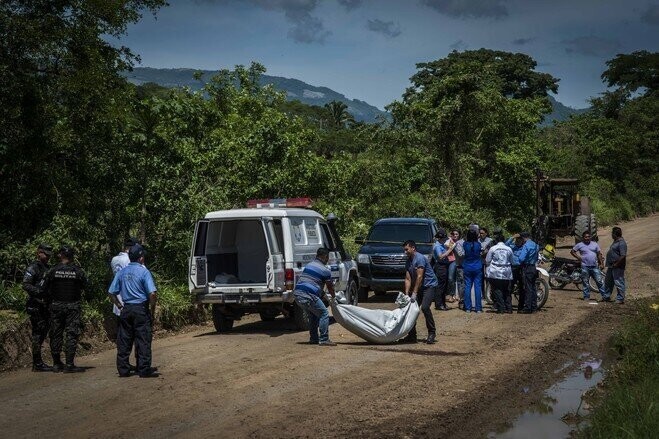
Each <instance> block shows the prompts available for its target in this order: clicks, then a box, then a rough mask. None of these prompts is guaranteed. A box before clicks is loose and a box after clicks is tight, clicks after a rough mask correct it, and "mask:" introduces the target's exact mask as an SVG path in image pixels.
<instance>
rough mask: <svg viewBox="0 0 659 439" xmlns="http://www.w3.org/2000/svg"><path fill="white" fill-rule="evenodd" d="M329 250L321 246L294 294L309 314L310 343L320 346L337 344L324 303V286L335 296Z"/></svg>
mask: <svg viewBox="0 0 659 439" xmlns="http://www.w3.org/2000/svg"><path fill="white" fill-rule="evenodd" d="M328 261H329V250H327V249H326V248H324V247H321V248H319V249H318V251H317V252H316V259H314V260H313V261H311V262H309V263H308V264H307V265H306V266H305V267H304V270H302V274H300V276H299V277H298V280H297V283H296V284H295V290H294V291H293V295H294V296H295V301H296V302H297V304H298V305H299V306H300V307H301V308H302V309H303V310H305V311H306V312H307V314H308V315H309V343H310V344H317V345H320V346H336V343H333V342H331V341H330V339H329V311H328V310H327V307H326V306H325V304H324V303H323V300H322V297H323V292H324V287H325V286H327V291H329V293H330V294H331V295H332V297H334V284H333V283H332V272H331V271H330V269H329V268H327V262H328Z"/></svg>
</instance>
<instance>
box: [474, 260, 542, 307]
mask: <svg viewBox="0 0 659 439" xmlns="http://www.w3.org/2000/svg"><path fill="white" fill-rule="evenodd" d="M536 270H538V279H537V280H536V281H535V290H536V292H537V295H538V309H540V308H542V307H543V306H544V305H545V303H547V299H548V298H549V284H550V279H551V277H550V275H549V273H548V272H547V270H545V269H544V268H542V267H536ZM484 289H485V291H484V296H485V300H486V301H487V303H488V304H489V305H492V304H493V303H494V300H493V299H492V288H491V287H490V283H489V282H485V287H484ZM512 295H513V297H515V299H516V300H517V302H518V303H519V295H520V291H519V289H518V288H517V286H515V288H513V291H512Z"/></svg>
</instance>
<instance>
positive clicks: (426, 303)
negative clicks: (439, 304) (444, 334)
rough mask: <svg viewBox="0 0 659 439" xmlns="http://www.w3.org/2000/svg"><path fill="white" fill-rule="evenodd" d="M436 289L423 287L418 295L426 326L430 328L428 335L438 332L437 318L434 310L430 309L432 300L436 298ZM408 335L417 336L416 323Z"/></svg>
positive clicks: (417, 298)
mask: <svg viewBox="0 0 659 439" xmlns="http://www.w3.org/2000/svg"><path fill="white" fill-rule="evenodd" d="M436 289H437V287H427V288H421V289H420V290H419V292H418V293H417V296H416V300H417V303H419V304H420V305H421V312H422V313H423V316H424V317H425V318H426V328H427V329H428V335H430V334H435V332H436V331H435V318H434V317H433V315H432V311H431V310H430V305H432V302H433V301H434V300H435V290H436ZM407 336H408V337H410V338H416V325H414V328H412V330H411V331H410V333H409V334H408V335H407Z"/></svg>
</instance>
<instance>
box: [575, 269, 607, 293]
mask: <svg viewBox="0 0 659 439" xmlns="http://www.w3.org/2000/svg"><path fill="white" fill-rule="evenodd" d="M591 277H592V278H593V279H595V283H596V284H597V289H598V290H599V293H600V294H601V295H602V297H605V296H606V293H605V292H604V281H603V279H602V277H603V276H602V271H601V270H600V269H599V268H597V267H581V282H583V298H584V299H590V282H589V281H590V278H591Z"/></svg>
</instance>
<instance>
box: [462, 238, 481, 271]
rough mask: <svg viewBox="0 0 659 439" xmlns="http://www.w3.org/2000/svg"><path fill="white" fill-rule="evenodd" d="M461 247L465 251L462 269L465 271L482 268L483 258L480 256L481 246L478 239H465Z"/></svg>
mask: <svg viewBox="0 0 659 439" xmlns="http://www.w3.org/2000/svg"><path fill="white" fill-rule="evenodd" d="M462 248H463V249H464V252H465V257H464V261H462V269H463V270H465V271H475V270H482V269H483V258H481V252H482V251H483V247H481V243H480V242H478V241H474V242H470V241H467V242H465V243H464V244H462Z"/></svg>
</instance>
